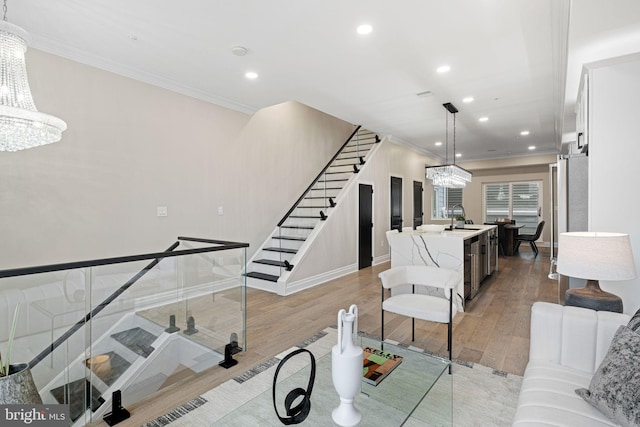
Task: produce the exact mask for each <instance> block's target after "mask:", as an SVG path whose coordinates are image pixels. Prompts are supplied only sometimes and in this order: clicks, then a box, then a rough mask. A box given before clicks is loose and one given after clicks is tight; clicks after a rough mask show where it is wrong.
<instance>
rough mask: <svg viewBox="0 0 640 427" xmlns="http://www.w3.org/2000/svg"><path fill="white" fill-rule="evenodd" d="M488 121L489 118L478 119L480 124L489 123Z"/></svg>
mask: <svg viewBox="0 0 640 427" xmlns="http://www.w3.org/2000/svg"><path fill="white" fill-rule="evenodd" d="M488 120H489V117H480V118H479V119H478V121H479V122H486V121H488Z"/></svg>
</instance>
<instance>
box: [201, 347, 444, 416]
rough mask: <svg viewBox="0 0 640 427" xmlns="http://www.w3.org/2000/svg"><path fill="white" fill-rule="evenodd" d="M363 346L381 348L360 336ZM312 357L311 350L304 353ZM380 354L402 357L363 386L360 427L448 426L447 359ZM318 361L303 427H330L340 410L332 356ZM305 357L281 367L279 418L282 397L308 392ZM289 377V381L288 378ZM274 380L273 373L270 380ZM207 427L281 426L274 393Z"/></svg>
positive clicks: (408, 352)
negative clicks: (297, 390)
mask: <svg viewBox="0 0 640 427" xmlns="http://www.w3.org/2000/svg"><path fill="white" fill-rule="evenodd" d="M360 339H361V343H360V344H361V345H362V346H363V347H364V346H371V347H375V348H378V349H379V348H380V347H381V346H380V342H379V341H377V340H373V339H371V338H367V337H360ZM308 349H309V350H310V351H311V352H312V353H314V354H315V351H314V349H313V348H312V346H309V348H308ZM384 350H385V351H389V352H391V353H395V354H398V355H400V356H402V357H403V361H402V363H401V364H400V365H399V366H397V367H396V368H395V369H394V370H393V371H392V372H391V373H390V374H389V375H388V376H387V377H386V378H384V379H383V380H382V381H381V382H380V383H379V384H378V385H377V386H373V385H370V384H367V383H365V382H363V383H362V391H361V393H360V395H358V396H356V398H355V400H354V402H355V405H356V407H357V408H358V409H359V410H360V411H361V412H362V421H361V422H360V425H361V426H366V427H375V426H380V427H389V426H414V427H418V426H451V425H452V412H453V403H452V395H453V390H452V387H453V381H452V376H451V375H450V374H449V365H450V363H449V360H446V359H443V358H440V357H436V356H432V355H429V354H425V353H423V352H421V351H417V350H412V349H411V348H406V347H401V346H397V345H394V344H390V343H387V342H385V343H384ZM315 356H316V379H315V384H314V386H313V392H312V395H311V412H310V414H309V416H308V417H307V419H306V420H305V421H304V422H303V423H302V424H301V425H303V426H323V427H324V426H332V425H334V424H333V421H332V419H331V412H332V411H333V409H334V408H335V407H337V406H338V403H339V397H338V394H337V393H336V391H335V389H334V388H333V382H332V379H331V351H329V352H328V353H327V354H324V355H322V356H320V357H318V355H315ZM309 365H310V363H309V355H308V354H299V355H296V356H295V357H293V358H292V359H290V360H289V361H287V362H286V364H285V365H284V366H283V367H282V369H281V371H280V374H279V377H278V380H279V382H278V386H277V387H276V403H277V405H278V411H279V412H280V415H281V416H283V417H284V416H286V415H285V410H284V406H283V402H284V398H285V396H286V395H287V393H289V391H291V390H293V389H294V388H297V387H302V388H304V389H306V388H307V384H308V379H309V372H310V368H309ZM287 375H288V376H287ZM270 379H271V381H273V374H271V375H270ZM211 425H215V426H230V427H231V426H233V427H236V426H245V425H247V426H248V425H260V426H281V425H283V424H282V423H281V422H280V420H278V418H277V416H276V414H275V411H274V408H273V400H272V389H271V387H269V389H268V390H266V391H264V392H262V393H261V394H259V395H258V396H257V397H255V398H253V399H251V400H249V401H248V402H247V403H245V404H243V405H241V406H239V407H238V408H236V409H235V410H233V411H232V412H230V413H228V414H226V415H225V416H224V417H223V418H221V419H219V420H217V421H216V422H214V423H212V424H211Z"/></svg>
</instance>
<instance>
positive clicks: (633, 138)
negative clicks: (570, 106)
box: [589, 55, 640, 313]
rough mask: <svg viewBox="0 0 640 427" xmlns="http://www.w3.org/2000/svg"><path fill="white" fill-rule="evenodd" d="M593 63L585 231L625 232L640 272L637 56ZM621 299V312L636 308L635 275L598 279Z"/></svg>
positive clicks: (639, 302) (638, 285)
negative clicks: (637, 175)
mask: <svg viewBox="0 0 640 427" xmlns="http://www.w3.org/2000/svg"><path fill="white" fill-rule="evenodd" d="M612 62H613V65H609V63H599V64H595V65H594V66H593V67H591V68H592V71H591V74H590V92H589V98H590V111H589V117H590V119H589V208H590V209H589V230H590V231H611V232H622V233H628V234H629V236H630V239H631V245H632V248H633V253H634V257H635V261H636V268H638V269H639V270H640V221H638V219H637V217H638V214H639V212H640V196H638V191H637V183H636V181H635V178H634V173H635V172H637V170H638V169H637V168H638V159H640V143H639V138H638V128H637V125H638V118H639V111H640V56H639V55H635V56H632V57H628V58H624V62H620V63H616V62H617V61H612ZM600 284H601V287H602V289H604V290H607V291H609V292H612V293H615V294H616V295H618V296H620V297H622V299H623V303H624V311H625V313H634V312H635V311H636V310H637V309H638V308H639V307H640V279H638V278H636V279H635V280H629V281H624V282H600Z"/></svg>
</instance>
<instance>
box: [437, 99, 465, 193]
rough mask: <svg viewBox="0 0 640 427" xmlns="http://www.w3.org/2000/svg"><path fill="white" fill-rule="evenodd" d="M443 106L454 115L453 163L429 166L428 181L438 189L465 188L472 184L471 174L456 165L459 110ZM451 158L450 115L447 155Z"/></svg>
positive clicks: (450, 104) (447, 132) (448, 104)
mask: <svg viewBox="0 0 640 427" xmlns="http://www.w3.org/2000/svg"><path fill="white" fill-rule="evenodd" d="M442 106H443V107H444V108H445V109H446V110H447V111H448V112H449V113H451V114H452V115H453V163H452V164H445V165H440V166H427V167H426V170H427V179H430V180H431V181H432V183H433V185H434V186H436V187H446V188H464V187H465V186H466V185H467V183H468V182H471V172H469V171H468V170H466V169H463V168H461V167H460V166H458V165H456V113H457V112H458V109H457V108H456V107H455V106H454V105H453V104H452V103H450V102H447V103H446V104H442ZM448 157H449V115H448V114H447V116H446V154H445V159H444V160H445V162H446V161H447V158H448Z"/></svg>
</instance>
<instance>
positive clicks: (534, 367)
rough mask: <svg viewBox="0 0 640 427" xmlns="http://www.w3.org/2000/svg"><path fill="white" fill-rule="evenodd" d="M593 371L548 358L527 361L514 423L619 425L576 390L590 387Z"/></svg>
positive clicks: (567, 426)
mask: <svg viewBox="0 0 640 427" xmlns="http://www.w3.org/2000/svg"><path fill="white" fill-rule="evenodd" d="M591 377H592V374H591V373H589V372H586V371H584V370H579V369H574V368H570V367H567V366H562V365H560V364H558V363H554V362H551V361H544V360H533V361H530V362H529V364H528V365H527V369H526V371H525V373H524V377H523V381H522V388H521V390H520V395H519V398H518V409H517V412H516V415H515V418H514V422H513V425H514V426H518V427H521V426H530V425H531V426H533V425H537V426H540V425H549V426H566V427H576V426H581V427H583V426H584V427H592V426H615V425H617V424H615V423H614V422H612V421H611V420H609V419H608V418H607V417H606V416H605V415H603V414H602V413H601V412H600V411H598V410H597V409H596V408H594V407H593V406H591V405H589V404H588V403H587V402H585V401H584V400H583V399H581V398H580V397H579V396H578V395H576V393H575V389H576V388H580V387H587V386H588V385H589V382H590V380H591Z"/></svg>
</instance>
